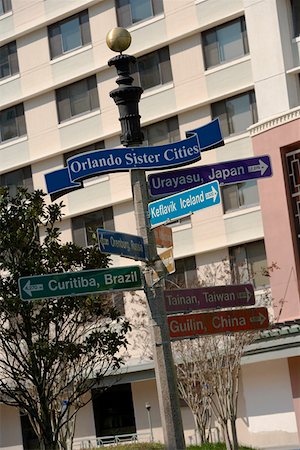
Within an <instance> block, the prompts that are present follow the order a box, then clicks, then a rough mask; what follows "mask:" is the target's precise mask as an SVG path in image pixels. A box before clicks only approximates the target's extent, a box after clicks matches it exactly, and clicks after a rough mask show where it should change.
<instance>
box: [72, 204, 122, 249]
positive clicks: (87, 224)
mask: <svg viewBox="0 0 300 450" xmlns="http://www.w3.org/2000/svg"><path fill="white" fill-rule="evenodd" d="M97 228H106V229H108V230H114V229H115V225H114V216H113V209H112V207H109V208H104V209H102V210H100V211H94V212H91V213H88V214H84V215H82V216H78V217H74V218H73V219H72V233H73V241H74V243H75V244H77V245H80V246H81V247H86V246H88V245H93V244H94V241H93V235H94V234H95V233H96V230H97Z"/></svg>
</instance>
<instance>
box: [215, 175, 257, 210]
mask: <svg viewBox="0 0 300 450" xmlns="http://www.w3.org/2000/svg"><path fill="white" fill-rule="evenodd" d="M222 198H223V208H224V212H225V213H226V212H231V211H235V210H237V209H242V208H247V207H249V206H253V205H258V203H259V196H258V189H257V182H256V181H255V180H251V181H244V182H243V183H236V184H228V185H227V186H222Z"/></svg>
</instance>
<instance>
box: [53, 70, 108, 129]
mask: <svg viewBox="0 0 300 450" xmlns="http://www.w3.org/2000/svg"><path fill="white" fill-rule="evenodd" d="M56 103H57V110H58V119H59V123H61V122H63V121H64V120H68V119H71V118H72V117H76V116H79V115H81V114H85V113H88V112H90V111H93V110H95V109H98V108H99V97H98V91H97V80H96V76H95V75H93V76H91V77H89V78H85V79H84V80H81V81H77V82H76V83H73V84H70V85H69V86H64V87H62V88H60V89H58V90H57V91H56Z"/></svg>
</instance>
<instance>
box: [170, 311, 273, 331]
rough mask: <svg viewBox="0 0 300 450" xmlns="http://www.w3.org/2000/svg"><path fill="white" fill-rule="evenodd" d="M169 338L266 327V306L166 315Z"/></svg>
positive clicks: (267, 318)
mask: <svg viewBox="0 0 300 450" xmlns="http://www.w3.org/2000/svg"><path fill="white" fill-rule="evenodd" d="M168 325H169V331H170V338H171V339H180V338H181V339H184V338H189V337H193V336H198V335H206V334H218V333H226V332H236V331H247V330H261V329H265V328H268V326H269V316H268V310H267V308H264V307H260V308H245V309H235V310H227V311H214V312H209V313H201V314H184V315H176V316H169V317H168Z"/></svg>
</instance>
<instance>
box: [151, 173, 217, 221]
mask: <svg viewBox="0 0 300 450" xmlns="http://www.w3.org/2000/svg"><path fill="white" fill-rule="evenodd" d="M220 201H221V199H220V187H219V182H218V181H212V182H211V183H207V184H203V185H202V186H197V187H195V188H193V189H189V190H188V191H184V192H180V193H179V194H175V195H170V196H169V197H165V198H163V199H161V200H156V201H155V202H151V203H149V205H148V212H149V216H150V222H151V225H153V226H154V225H159V224H161V223H166V222H171V221H173V220H176V219H179V218H180V217H183V216H186V215H189V214H192V213H193V212H195V211H199V210H200V209H204V208H208V207H209V206H213V205H217V204H218V203H220Z"/></svg>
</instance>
